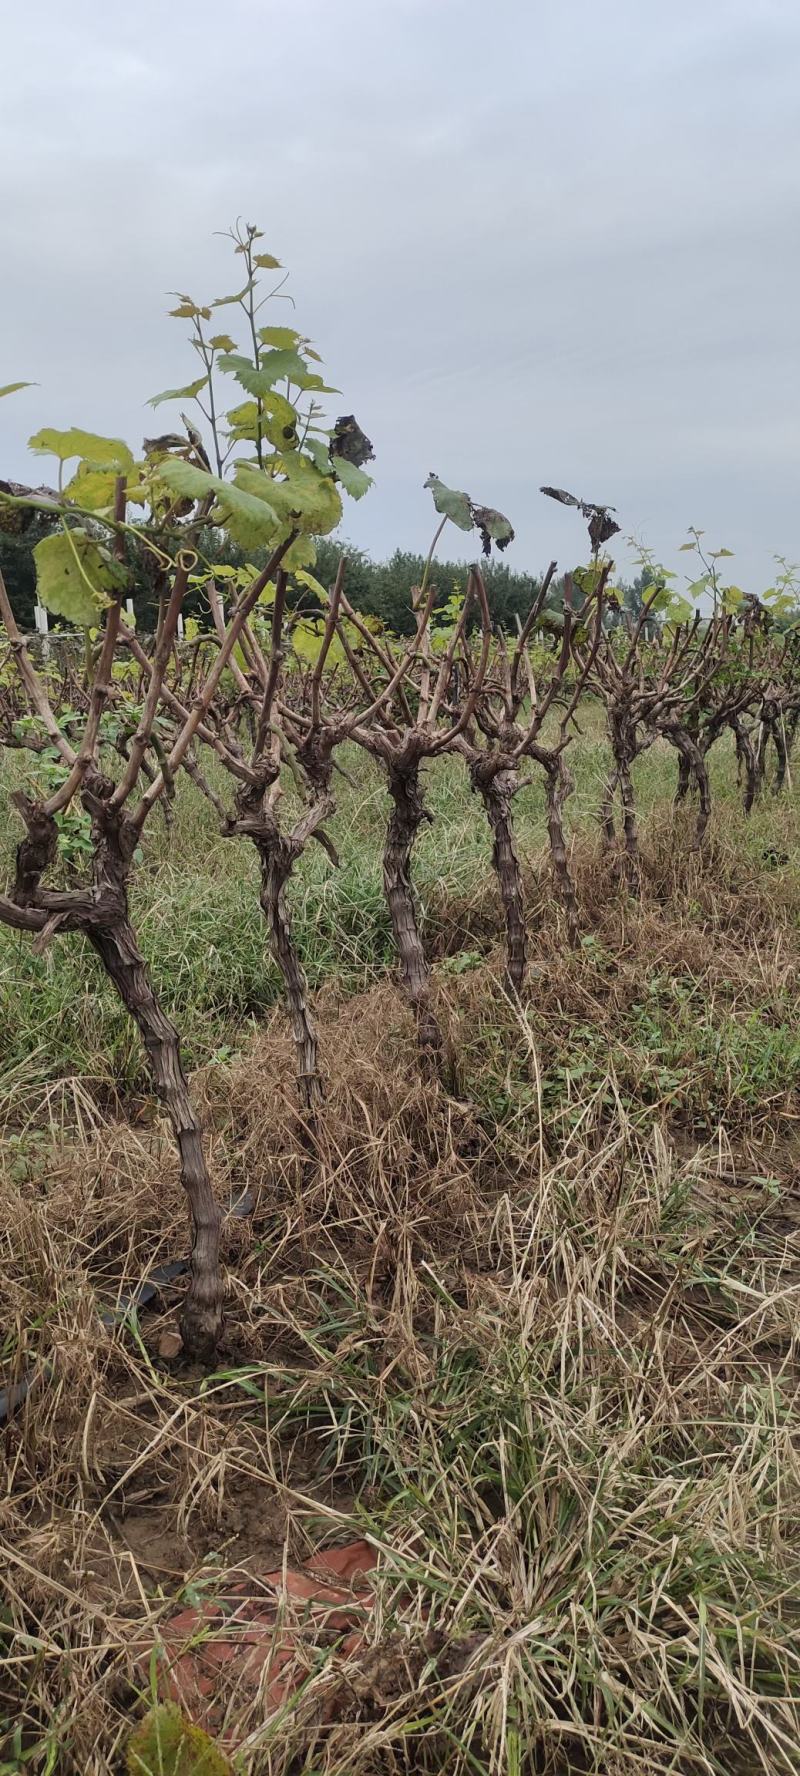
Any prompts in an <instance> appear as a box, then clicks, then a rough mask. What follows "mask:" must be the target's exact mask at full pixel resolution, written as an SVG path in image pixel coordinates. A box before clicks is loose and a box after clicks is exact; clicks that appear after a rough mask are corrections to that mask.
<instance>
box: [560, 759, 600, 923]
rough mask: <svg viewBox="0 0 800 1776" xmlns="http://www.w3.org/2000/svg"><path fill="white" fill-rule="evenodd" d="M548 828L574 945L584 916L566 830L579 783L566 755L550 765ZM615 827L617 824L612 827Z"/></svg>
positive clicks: (561, 896)
mask: <svg viewBox="0 0 800 1776" xmlns="http://www.w3.org/2000/svg"><path fill="white" fill-rule="evenodd" d="M546 781H547V792H546V793H547V831H548V836H549V839H550V857H551V860H552V865H553V879H554V881H555V885H556V893H557V895H558V898H559V900H560V902H561V905H562V907H563V908H564V913H565V915H566V920H567V935H568V937H569V941H570V944H571V945H572V947H573V949H574V948H575V947H576V945H577V944H578V942H579V939H580V919H579V916H578V897H577V894H576V892H575V883H574V881H573V879H572V872H571V870H570V867H569V861H568V859H567V840H566V834H565V832H564V803H565V801H566V800H567V797H568V796H571V795H572V792H573V790H574V788H575V783H574V780H573V777H572V773H571V772H570V771H569V770H568V768H567V766H566V764H565V763H564V760H563V758H561V756H560V755H559V756H558V757H557V758H555V759H554V760H553V761H552V763H551V764H550V765H548V766H547V774H546ZM612 830H613V828H612Z"/></svg>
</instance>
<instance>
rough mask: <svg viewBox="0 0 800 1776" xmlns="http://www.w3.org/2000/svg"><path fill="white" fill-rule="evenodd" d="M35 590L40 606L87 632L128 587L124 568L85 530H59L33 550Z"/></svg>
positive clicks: (45, 538)
mask: <svg viewBox="0 0 800 1776" xmlns="http://www.w3.org/2000/svg"><path fill="white" fill-rule="evenodd" d="M33 558H34V561H35V563H36V589H37V592H38V594H39V598H40V601H41V603H42V604H43V605H44V606H45V609H46V610H49V611H50V612H51V613H52V615H53V616H55V617H66V619H67V622H68V623H78V624H79V625H80V626H81V627H82V628H84V629H90V628H91V627H92V626H93V624H95V623H97V622H98V620H99V618H100V617H101V615H102V612H103V610H104V609H105V608H106V606H107V605H108V603H109V594H116V596H117V597H119V596H120V594H121V592H122V591H123V590H124V588H125V586H126V584H127V575H126V572H125V569H124V567H122V566H121V564H120V563H119V562H118V561H115V560H114V557H113V556H112V555H109V553H108V551H107V550H106V549H104V548H103V547H102V546H101V544H99V543H96V542H95V541H94V539H93V538H92V537H90V536H87V534H86V531H85V530H78V529H75V530H69V531H64V530H60V531H57V532H56V533H55V535H54V536H48V537H44V538H43V539H42V541H41V542H40V543H37V544H36V548H35V549H34V551H33Z"/></svg>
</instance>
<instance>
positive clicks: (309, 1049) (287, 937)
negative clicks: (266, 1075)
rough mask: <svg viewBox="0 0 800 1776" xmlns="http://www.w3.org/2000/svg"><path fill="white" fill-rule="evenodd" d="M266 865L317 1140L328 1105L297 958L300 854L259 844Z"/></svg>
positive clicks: (266, 898) (265, 904)
mask: <svg viewBox="0 0 800 1776" xmlns="http://www.w3.org/2000/svg"><path fill="white" fill-rule="evenodd" d="M255 843H256V848H257V850H258V855H259V860H260V864H261V896H260V899H261V908H262V911H263V913H264V917H265V919H266V920H267V924H268V926H269V932H270V939H271V943H272V951H273V955H274V957H275V960H276V962H277V964H278V967H279V969H280V971H281V974H282V976H283V984H284V987H285V990H286V1004H287V1007H288V1011H289V1021H290V1023H291V1026H292V1035H293V1037H294V1044H295V1053H296V1057H297V1091H298V1096H299V1098H300V1105H301V1108H302V1110H303V1112H304V1120H305V1127H306V1130H307V1131H308V1133H309V1134H311V1135H313V1133H314V1131H315V1128H316V1119H317V1114H318V1112H319V1109H320V1106H321V1104H322V1103H323V1100H324V1092H323V1088H322V1078H321V1075H320V1068H319V1039H318V1036H317V1029H316V1025H315V1023H314V1020H313V1018H312V1016H311V1012H310V1010H309V1005H308V982H307V980H306V977H305V971H304V969H303V965H302V963H301V961H300V957H299V955H298V953H297V946H296V944H295V941H294V934H293V932H292V919H291V913H290V911H289V906H288V903H287V899H286V885H287V883H288V881H289V877H290V876H291V873H292V870H293V868H294V865H295V862H296V858H297V852H296V849H295V847H294V846H293V845H292V842H291V840H290V839H286V838H282V837H280V836H275V837H273V838H271V839H270V840H264V839H256V841H255Z"/></svg>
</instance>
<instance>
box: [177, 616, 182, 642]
mask: <svg viewBox="0 0 800 1776" xmlns="http://www.w3.org/2000/svg"><path fill="white" fill-rule="evenodd" d="M178 640H179V641H183V617H182V616H181V614H180V611H179V612H178Z"/></svg>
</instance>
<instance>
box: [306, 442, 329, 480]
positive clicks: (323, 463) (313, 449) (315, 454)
mask: <svg viewBox="0 0 800 1776" xmlns="http://www.w3.org/2000/svg"><path fill="white" fill-rule="evenodd" d="M303 449H304V451H305V453H306V456H310V457H311V461H312V462H313V463H315V464H316V467H317V468H318V469H319V472H320V474H321V475H329V474H330V472H331V466H332V459H331V453H330V449H329V447H328V445H327V444H326V443H325V440H324V438H306V440H305V443H304V445H303Z"/></svg>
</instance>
